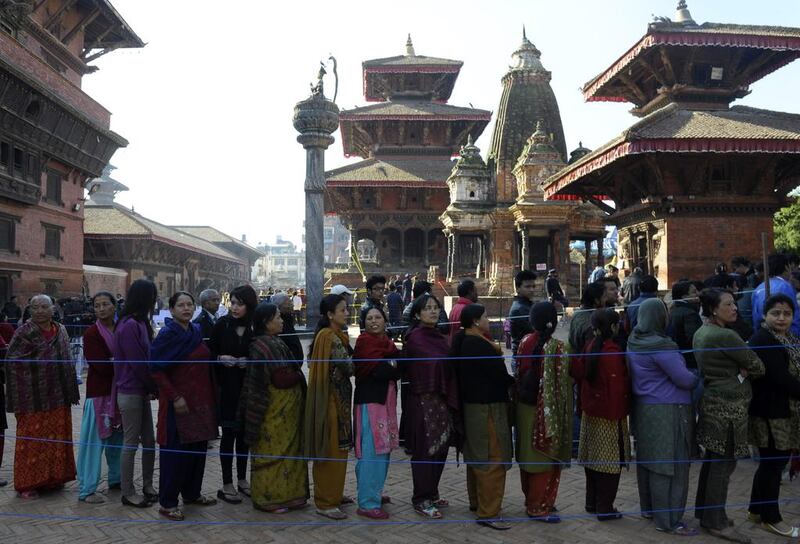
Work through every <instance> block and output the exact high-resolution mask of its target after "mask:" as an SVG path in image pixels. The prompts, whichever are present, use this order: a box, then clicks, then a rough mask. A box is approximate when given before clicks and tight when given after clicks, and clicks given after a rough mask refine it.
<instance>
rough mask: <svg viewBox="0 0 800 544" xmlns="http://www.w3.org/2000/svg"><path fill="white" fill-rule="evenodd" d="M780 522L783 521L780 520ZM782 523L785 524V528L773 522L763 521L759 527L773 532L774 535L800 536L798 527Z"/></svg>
mask: <svg viewBox="0 0 800 544" xmlns="http://www.w3.org/2000/svg"><path fill="white" fill-rule="evenodd" d="M780 523H783V522H780ZM784 525H786V528H785V529H784V528H781V527H779V526H778V525H777V524H775V523H766V522H765V523H762V524H761V528H762V529H764V530H765V531H767V532H770V533H772V534H774V535H778V536H785V537H787V538H797V537H798V536H800V528H798V527H792V526H791V525H788V524H784Z"/></svg>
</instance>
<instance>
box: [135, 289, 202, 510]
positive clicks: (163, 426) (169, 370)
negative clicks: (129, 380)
mask: <svg viewBox="0 0 800 544" xmlns="http://www.w3.org/2000/svg"><path fill="white" fill-rule="evenodd" d="M194 309H195V304H194V297H192V295H190V294H189V293H186V292H185V291H178V292H177V293H175V294H173V295H172V296H171V297H169V311H170V313H171V314H172V318H171V319H170V318H169V317H168V318H166V319H165V320H164V327H162V329H161V330H160V331H159V332H158V336H156V338H155V340H153V345H152V347H151V348H150V364H149V366H150V372H151V374H152V376H153V379H154V380H155V382H156V384H157V385H158V433H157V441H158V445H159V454H160V455H159V482H158V488H159V496H158V502H159V504H160V505H161V508H160V509H159V513H160V514H161V515H162V516H164V517H165V518H167V519H169V520H171V521H183V519H184V515H183V512H182V511H181V510H180V509H179V508H178V495H180V496H181V497H182V498H183V504H196V505H199V506H211V505H214V504H217V500H216V499H214V498H213V497H207V496H205V495H203V494H201V491H202V488H203V472H204V471H205V467H206V451H207V448H208V441H209V440H211V439H213V438H214V436H215V435H216V434H217V418H216V402H215V391H214V383H213V380H212V376H211V366H210V364H209V362H208V361H209V359H210V357H211V352H210V351H209V350H208V348H207V347H206V345H205V343H204V342H203V333H202V332H201V330H200V325H198V324H197V323H192V316H193V315H194Z"/></svg>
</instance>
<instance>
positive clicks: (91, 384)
mask: <svg viewBox="0 0 800 544" xmlns="http://www.w3.org/2000/svg"><path fill="white" fill-rule="evenodd" d="M92 307H93V308H94V315H95V317H96V318H97V321H95V323H94V324H92V325H91V326H90V327H89V328H87V329H86V332H85V333H84V334H83V354H84V356H85V357H86V362H87V363H88V364H89V375H88V377H87V379H86V401H84V404H83V419H82V422H81V436H80V446H79V448H78V481H79V483H80V489H79V492H78V499H79V500H81V501H86V502H87V503H89V504H99V503H103V502H106V499H105V497H104V496H103V495H101V494H100V493H96V491H97V486H98V484H99V483H100V475H101V469H102V461H103V453H105V457H106V463H107V464H108V487H109V489H114V488H119V487H120V454H121V453H122V447H121V446H122V417H121V416H120V414H119V408H117V388H116V387H115V385H114V356H113V353H112V349H113V346H114V313H115V311H116V304H115V303H114V295H112V294H111V293H107V292H105V291H101V292H99V293H97V294H96V295H95V296H94V297H93V298H92Z"/></svg>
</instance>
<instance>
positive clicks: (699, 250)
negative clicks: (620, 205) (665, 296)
mask: <svg viewBox="0 0 800 544" xmlns="http://www.w3.org/2000/svg"><path fill="white" fill-rule="evenodd" d="M772 221H773V219H772V216H760V217H744V216H734V217H679V218H675V219H670V220H668V221H667V225H666V230H667V236H666V238H667V240H666V243H667V256H666V257H667V261H668V263H667V265H666V267H665V268H666V269H667V273H666V274H662V273H661V269H659V272H660V273H659V283H660V284H661V287H662V288H668V286H671V285H672V284H673V283H674V282H676V281H678V279H680V278H683V277H688V278H691V279H700V280H702V279H705V278H707V277H708V276H710V275H712V274H713V273H714V265H715V264H716V263H718V262H725V263H728V265H730V262H731V259H732V258H733V257H738V256H743V257H748V258H749V259H751V260H758V259H760V258H761V233H762V232H766V233H767V234H768V248H767V250H768V251H772V245H773V240H774V238H773V231H772ZM662 243H663V242H662ZM662 252H663V246H662Z"/></svg>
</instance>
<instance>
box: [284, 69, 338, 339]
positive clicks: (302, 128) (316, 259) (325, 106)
mask: <svg viewBox="0 0 800 544" xmlns="http://www.w3.org/2000/svg"><path fill="white" fill-rule="evenodd" d="M321 87H322V85H321V83H320V85H319V90H318V92H315V93H314V94H313V95H312V96H311V97H310V98H307V99H306V100H303V101H302V102H298V103H297V105H295V107H294V118H293V123H294V128H295V129H297V131H298V132H299V133H300V135H299V136H298V137H297V141H298V142H299V143H300V144H302V146H303V148H304V149H305V150H306V180H305V186H304V188H305V193H306V215H305V218H306V222H305V234H306V326H307V327H309V328H312V329H313V328H314V327H316V325H317V321H318V320H319V305H320V302H321V301H322V287H323V285H324V281H325V244H324V240H323V222H324V219H325V199H324V190H325V150H326V149H327V148H328V146H329V145H331V144H332V143H333V137H332V136H331V133H333V132H334V131H335V130H336V129H337V128H338V126H339V108H338V107H337V106H336V104H334V103H333V102H332V101H330V100H328V99H326V98H325V96H324V95H323V93H322V88H321Z"/></svg>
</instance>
